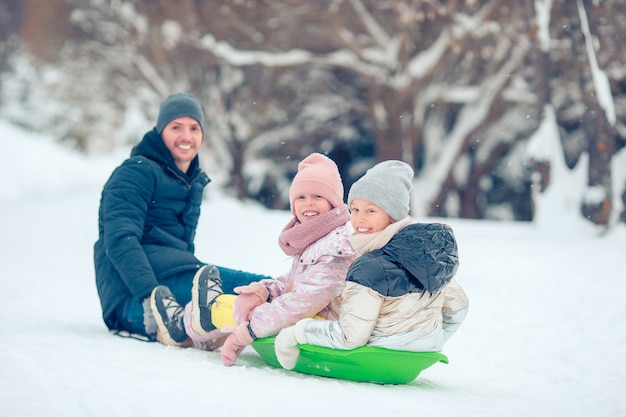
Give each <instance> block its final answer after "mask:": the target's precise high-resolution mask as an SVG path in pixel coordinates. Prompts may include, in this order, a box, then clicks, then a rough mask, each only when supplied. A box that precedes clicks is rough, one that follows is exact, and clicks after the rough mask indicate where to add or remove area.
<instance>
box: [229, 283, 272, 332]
mask: <svg viewBox="0 0 626 417" xmlns="http://www.w3.org/2000/svg"><path fill="white" fill-rule="evenodd" d="M235 292H236V293H237V294H239V295H238V296H237V299H236V300H235V304H234V306H233V313H234V314H235V322H236V323H242V322H244V321H249V320H250V318H251V316H252V311H253V310H254V309H255V308H257V307H258V306H260V305H261V304H263V303H264V302H265V301H267V298H268V297H269V295H270V292H269V291H268V289H267V287H266V286H265V285H263V284H261V283H260V282H253V283H252V284H250V285H243V286H241V287H236V288H235Z"/></svg>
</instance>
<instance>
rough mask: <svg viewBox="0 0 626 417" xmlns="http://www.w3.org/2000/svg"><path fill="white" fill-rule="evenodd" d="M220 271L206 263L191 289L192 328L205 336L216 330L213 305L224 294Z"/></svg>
mask: <svg viewBox="0 0 626 417" xmlns="http://www.w3.org/2000/svg"><path fill="white" fill-rule="evenodd" d="M223 293H224V291H222V280H221V279H220V271H219V270H218V269H217V267H216V266H214V265H205V266H203V267H202V268H200V269H199V270H198V272H196V275H195V276H194V277H193V287H192V289H191V328H192V329H193V331H194V332H195V333H196V334H198V335H200V336H203V335H205V334H207V333H208V332H210V331H212V330H215V326H214V325H213V322H212V319H211V306H212V304H213V303H214V302H215V299H216V298H217V297H218V296H220V295H221V294H223Z"/></svg>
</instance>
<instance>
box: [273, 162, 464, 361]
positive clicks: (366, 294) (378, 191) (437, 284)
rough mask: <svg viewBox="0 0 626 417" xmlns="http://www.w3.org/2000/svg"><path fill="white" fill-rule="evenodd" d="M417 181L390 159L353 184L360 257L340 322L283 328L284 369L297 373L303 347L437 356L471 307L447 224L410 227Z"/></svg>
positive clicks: (279, 344) (279, 346) (279, 342)
mask: <svg viewBox="0 0 626 417" xmlns="http://www.w3.org/2000/svg"><path fill="white" fill-rule="evenodd" d="M412 180H413V170H412V169H411V167H410V166H409V165H407V164H405V163H404V162H400V161H385V162H382V163H380V164H378V165H376V166H374V167H373V168H371V169H370V170H368V171H367V173H366V174H365V175H364V176H363V177H362V178H361V179H359V180H358V181H357V182H356V183H354V184H353V186H352V188H351V189H350V192H349V193H348V205H349V207H350V211H351V214H350V222H351V223H352V226H353V228H354V234H353V235H352V236H351V237H350V242H351V244H352V246H353V247H354V249H355V250H356V252H357V256H358V258H357V259H356V261H354V263H353V264H352V265H351V266H350V269H349V270H348V276H347V279H346V287H345V289H344V291H343V294H342V303H341V310H340V316H339V320H337V321H320V320H311V319H305V320H301V321H299V322H298V323H296V324H295V325H294V326H291V327H288V328H286V329H283V330H282V331H281V332H280V334H279V335H278V336H277V338H276V343H275V349H276V356H277V358H278V360H279V362H280V363H281V365H282V366H283V367H284V368H286V369H293V368H294V367H295V365H296V362H297V360H298V356H299V353H300V350H299V349H298V347H297V345H298V344H305V343H308V344H313V345H318V346H325V347H331V348H336V349H354V348H357V347H359V346H364V345H369V346H378V347H384V348H388V349H395V350H405V351H414V352H438V351H441V350H442V348H443V344H444V342H445V341H447V340H448V338H449V337H450V336H451V335H452V334H453V333H454V332H455V331H456V330H457V329H458V328H459V326H460V325H461V323H462V322H463V320H464V319H465V316H466V314H467V309H468V305H469V302H468V298H467V296H466V294H465V292H464V291H463V288H461V286H460V285H459V284H458V283H457V282H456V281H455V280H454V278H453V277H454V275H455V274H456V272H457V268H458V250H457V244H456V240H455V238H454V234H453V233H452V229H451V228H450V226H448V225H445V224H437V223H431V224H412V223H411V218H410V217H409V201H410V192H411V189H412Z"/></svg>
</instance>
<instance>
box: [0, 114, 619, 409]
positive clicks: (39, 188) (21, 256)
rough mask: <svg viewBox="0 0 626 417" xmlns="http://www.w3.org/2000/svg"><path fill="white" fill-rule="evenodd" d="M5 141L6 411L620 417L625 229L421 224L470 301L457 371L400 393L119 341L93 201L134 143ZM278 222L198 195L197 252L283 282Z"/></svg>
mask: <svg viewBox="0 0 626 417" xmlns="http://www.w3.org/2000/svg"><path fill="white" fill-rule="evenodd" d="M0 141H2V144H3V145H4V149H5V150H6V152H7V153H6V157H5V160H4V162H3V164H2V170H3V171H4V172H3V175H1V176H0V181H1V182H0V187H1V188H0V189H1V190H2V192H1V193H0V230H1V231H2V232H1V233H0V245H1V247H2V248H3V249H4V255H3V256H2V263H1V264H0V276H1V277H2V278H1V280H0V294H2V296H3V298H2V302H3V305H2V308H1V309H0V369H1V370H2V371H1V372H2V378H1V379H0V404H1V405H0V410H2V411H1V412H0V414H1V415H2V416H6V417H11V416H39V415H46V416H82V415H89V416H94V417H100V416H103V417H104V416H106V417H109V416H113V415H115V416H136V415H157V414H160V415H178V414H200V413H203V414H205V415H215V416H292V415H296V413H297V415H303V416H328V415H333V416H335V415H339V416H348V415H350V416H381V415H389V416H408V415H437V416H454V417H458V416H481V417H492V416H493V417H496V416H497V417H501V416H502V415H507V416H511V417H513V416H568V417H575V416H589V415H593V416H610V417H613V416H620V415H622V416H623V415H626V402H624V400H623V398H622V396H623V392H625V390H626V361H624V358H623V354H624V351H625V348H626V318H625V317H626V303H624V299H623V294H624V290H625V289H626V283H625V280H624V278H625V273H624V267H623V261H622V259H621V255H622V254H623V250H624V247H626V227H624V225H623V224H621V225H617V226H615V227H613V228H612V229H611V230H609V231H608V232H605V233H603V234H599V233H598V232H597V231H596V230H595V229H594V228H593V226H592V225H591V224H590V223H587V222H584V221H582V220H578V219H577V218H575V217H573V216H572V217H568V216H564V217H565V218H567V219H569V221H568V222H565V221H564V220H563V219H562V218H561V217H563V216H561V214H564V213H559V210H543V212H542V213H543V214H542V221H541V222H539V223H536V224H531V223H505V222H501V223H496V222H487V221H464V220H457V219H415V220H416V221H444V222H447V223H449V224H451V225H452V227H453V228H454V230H455V233H456V236H457V239H458V242H459V247H460V256H461V266H460V268H459V273H458V275H457V279H458V281H459V282H460V283H461V285H463V287H464V288H465V290H466V292H467V293H468V295H469V297H470V303H471V305H470V312H469V315H468V317H467V320H466V322H465V323H464V325H463V326H462V327H461V329H460V330H459V332H458V333H457V334H456V335H455V336H454V337H453V338H452V339H451V340H450V341H449V342H448V344H447V345H446V347H445V350H444V353H445V354H446V355H447V356H448V357H449V359H450V363H449V364H448V365H445V364H441V363H440V364H436V365H433V366H432V367H431V368H428V369H427V370H425V371H423V372H422V374H421V375H420V376H419V377H418V378H417V379H416V380H415V381H413V382H412V383H411V384H408V385H402V386H384V385H376V384H369V383H354V382H349V381H340V380H333V379H328V378H321V377H315V376H307V375H303V374H299V373H295V372H289V371H285V370H281V369H276V368H272V367H270V366H268V365H265V364H264V363H263V361H262V360H261V359H260V358H259V357H258V355H257V354H256V353H255V352H254V350H252V349H251V348H248V349H246V350H245V351H244V353H243V354H242V356H241V357H240V359H239V361H238V363H237V365H236V366H234V367H231V368H227V367H224V366H223V365H222V363H221V359H220V356H219V353H218V352H203V351H198V350H192V349H181V348H174V347H166V346H163V345H160V344H157V343H144V342H140V341H137V340H133V339H125V338H121V337H117V336H113V335H111V334H109V333H108V331H107V330H106V327H105V326H104V324H103V322H102V320H101V317H100V306H99V301H98V298H97V295H96V289H95V284H94V273H93V265H92V245H93V243H94V242H95V240H96V238H97V210H98V201H99V193H100V189H101V187H102V185H103V183H104V181H105V180H106V179H107V177H108V175H109V174H110V172H111V170H112V169H113V168H114V167H115V166H116V165H117V164H119V163H120V162H121V160H122V158H124V157H125V155H126V154H127V153H128V149H124V150H120V151H119V152H117V153H116V154H115V155H108V156H90V157H89V158H87V157H84V156H81V155H79V154H76V153H74V152H72V151H69V150H67V149H65V148H61V147H59V146H58V145H54V144H53V142H52V140H51V139H50V138H47V137H43V136H38V135H33V134H30V133H27V132H24V131H22V130H20V129H18V128H16V127H13V126H10V125H8V124H6V123H2V122H0ZM559 184H560V186H561V187H567V186H575V185H573V184H575V182H574V181H561V182H559ZM564 194H571V193H564ZM574 209H577V208H574ZM572 210H573V209H572ZM548 215H552V216H554V219H553V220H554V223H555V224H556V225H558V227H556V226H553V227H550V224H551V222H550V221H549V220H550V219H549V218H546V216H548ZM288 219H289V213H288V212H283V211H269V210H266V209H264V208H262V207H261V206H259V205H257V204H253V203H241V202H238V201H235V200H231V199H228V198H227V197H224V196H222V195H220V193H219V192H218V191H217V190H216V189H214V187H213V186H212V185H209V187H208V192H207V200H206V203H205V204H204V206H203V214H202V218H201V223H200V228H199V231H198V236H197V240H196V242H197V254H198V255H199V257H200V258H201V259H204V260H206V261H208V262H214V263H218V264H221V265H224V266H229V267H234V268H239V269H244V270H249V271H253V272H260V273H266V274H273V275H277V274H279V273H282V272H285V271H286V270H287V268H288V267H289V262H290V261H289V259H288V258H287V257H286V256H285V255H284V254H283V253H282V252H281V251H280V250H279V248H278V245H277V243H276V240H277V236H278V233H279V231H280V230H281V229H282V227H283V226H284V224H285V223H286V222H287V221H288ZM592 284H593V285H592Z"/></svg>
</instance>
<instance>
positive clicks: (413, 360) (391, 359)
mask: <svg viewBox="0 0 626 417" xmlns="http://www.w3.org/2000/svg"><path fill="white" fill-rule="evenodd" d="M275 339H276V338H274V337H266V338H260V339H256V340H255V341H254V342H253V343H252V347H253V348H254V350H256V351H257V353H258V354H259V355H260V356H261V358H263V360H265V362H267V363H268V364H270V365H272V366H275V367H277V368H282V367H281V366H280V363H279V362H278V359H276V352H275V351H274V341H275ZM298 347H299V348H300V356H299V358H298V363H297V364H296V367H295V368H294V369H293V370H294V371H298V372H302V373H305V374H312V375H319V376H326V377H330V378H338V379H347V380H350V381H356V382H374V383H377V384H408V383H409V382H411V381H413V380H414V379H415V378H417V376H418V375H419V374H420V372H422V371H423V370H424V369H426V368H428V367H430V366H431V365H434V364H435V363H437V362H443V363H448V357H447V356H446V355H444V354H443V353H439V352H406V351H401V350H390V349H384V348H378V347H372V346H363V347H359V348H356V349H353V350H338V349H330V348H326V347H321V346H313V345H298Z"/></svg>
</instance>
